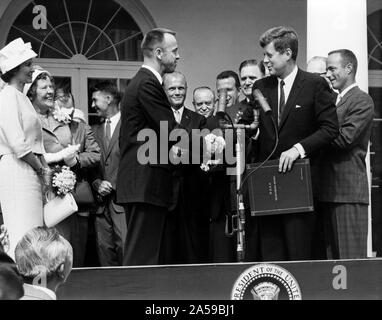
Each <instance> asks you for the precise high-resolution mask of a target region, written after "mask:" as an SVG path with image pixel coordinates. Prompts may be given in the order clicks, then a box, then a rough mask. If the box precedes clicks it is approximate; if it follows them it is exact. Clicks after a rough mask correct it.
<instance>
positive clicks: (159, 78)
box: [142, 64, 163, 85]
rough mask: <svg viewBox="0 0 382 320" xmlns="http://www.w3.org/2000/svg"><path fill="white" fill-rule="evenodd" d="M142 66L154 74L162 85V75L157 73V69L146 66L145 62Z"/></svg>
mask: <svg viewBox="0 0 382 320" xmlns="http://www.w3.org/2000/svg"><path fill="white" fill-rule="evenodd" d="M142 68H145V69H148V70H150V71H151V72H152V73H153V74H154V76H156V78H157V79H158V81H159V83H160V84H161V85H162V83H163V79H162V76H161V75H160V74H159V72H158V71H156V70H155V69H154V68H152V67H150V66H148V65H147V64H143V65H142Z"/></svg>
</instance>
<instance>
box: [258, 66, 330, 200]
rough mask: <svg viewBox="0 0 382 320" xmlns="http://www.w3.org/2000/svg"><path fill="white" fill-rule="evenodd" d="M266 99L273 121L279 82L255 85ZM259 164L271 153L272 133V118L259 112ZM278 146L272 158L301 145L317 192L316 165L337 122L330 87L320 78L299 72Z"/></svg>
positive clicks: (265, 80)
mask: <svg viewBox="0 0 382 320" xmlns="http://www.w3.org/2000/svg"><path fill="white" fill-rule="evenodd" d="M253 88H254V89H259V90H260V91H261V92H262V93H263V95H264V97H265V98H266V99H267V101H268V103H269V105H270V107H271V109H272V115H273V119H275V121H276V123H277V117H278V114H277V113H278V81H277V77H275V76H270V77H266V78H263V79H261V80H258V81H256V82H255V84H254V86H253ZM259 129H260V135H259V140H258V142H259V144H258V146H259V149H258V157H257V160H258V161H263V160H265V159H266V158H267V156H268V155H269V154H270V153H271V151H272V149H273V147H274V143H275V133H274V128H273V125H272V121H271V118H270V117H269V116H268V115H266V114H265V113H264V112H263V110H260V124H259ZM278 136H279V143H278V147H277V149H276V151H275V153H274V154H273V156H272V159H277V158H279V157H280V155H281V153H282V152H284V151H286V150H288V149H290V148H292V147H293V145H295V144H296V143H300V144H301V145H302V146H303V148H304V149H305V152H306V156H307V157H308V158H310V160H311V168H312V182H313V187H314V189H315V193H316V192H317V185H318V182H317V177H316V176H317V175H318V172H317V166H318V164H319V160H320V155H321V152H320V151H321V150H322V148H323V147H325V146H327V145H329V143H330V142H331V141H332V140H333V139H334V138H336V137H337V136H338V119H337V114H336V110H335V105H334V102H333V98H332V93H331V91H330V88H329V86H328V84H327V82H326V81H325V79H323V78H322V77H320V76H318V75H315V74H312V73H308V72H305V71H302V70H300V69H299V70H298V72H297V75H296V78H295V80H294V83H293V85H292V89H291V91H290V94H289V97H288V100H287V101H286V105H285V108H284V111H283V114H282V118H281V121H280V125H279V126H278Z"/></svg>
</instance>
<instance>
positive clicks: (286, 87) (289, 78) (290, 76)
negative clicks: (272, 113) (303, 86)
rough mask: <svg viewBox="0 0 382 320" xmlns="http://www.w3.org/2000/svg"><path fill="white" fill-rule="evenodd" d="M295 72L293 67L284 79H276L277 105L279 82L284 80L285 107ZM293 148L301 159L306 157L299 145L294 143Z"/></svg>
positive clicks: (295, 68) (295, 69) (296, 69)
mask: <svg viewBox="0 0 382 320" xmlns="http://www.w3.org/2000/svg"><path fill="white" fill-rule="evenodd" d="M297 71H298V68H297V66H295V67H294V69H293V71H292V72H291V73H290V74H288V75H287V76H286V77H285V79H280V78H277V80H278V89H277V91H278V104H280V82H281V80H284V83H285V84H284V96H285V105H286V104H287V102H288V98H289V94H290V91H291V90H292V86H293V83H294V80H295V79H296V76H297ZM278 108H279V109H278V111H279V112H280V105H278ZM294 147H295V148H296V149H297V150H298V153H299V154H300V157H301V159H303V158H305V157H306V154H305V149H304V147H303V146H302V145H301V144H300V143H296V144H295V145H294Z"/></svg>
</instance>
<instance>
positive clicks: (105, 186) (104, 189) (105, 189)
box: [97, 180, 113, 197]
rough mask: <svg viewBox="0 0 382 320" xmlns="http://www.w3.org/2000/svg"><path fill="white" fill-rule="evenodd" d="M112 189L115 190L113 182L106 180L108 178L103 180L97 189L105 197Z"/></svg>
mask: <svg viewBox="0 0 382 320" xmlns="http://www.w3.org/2000/svg"><path fill="white" fill-rule="evenodd" d="M112 191H113V187H112V185H111V183H110V182H109V181H106V180H103V181H102V182H101V183H100V184H99V186H98V189H97V192H98V193H99V194H100V195H101V196H103V197H105V196H107V195H109V194H110V193H111V192H112Z"/></svg>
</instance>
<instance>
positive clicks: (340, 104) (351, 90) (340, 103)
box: [336, 86, 358, 108]
mask: <svg viewBox="0 0 382 320" xmlns="http://www.w3.org/2000/svg"><path fill="white" fill-rule="evenodd" d="M356 88H358V86H357V87H354V88H351V89H350V90H349V91H348V92H346V94H345V96H344V97H343V98H342V99H341V100H340V102H339V103H338V105H337V106H336V108H340V107H341V106H342V105H343V104H344V103H345V102H346V100H347V99H348V98H349V97H350V96H351V95H352V94H353V92H355V91H356V90H355V89H356Z"/></svg>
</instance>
